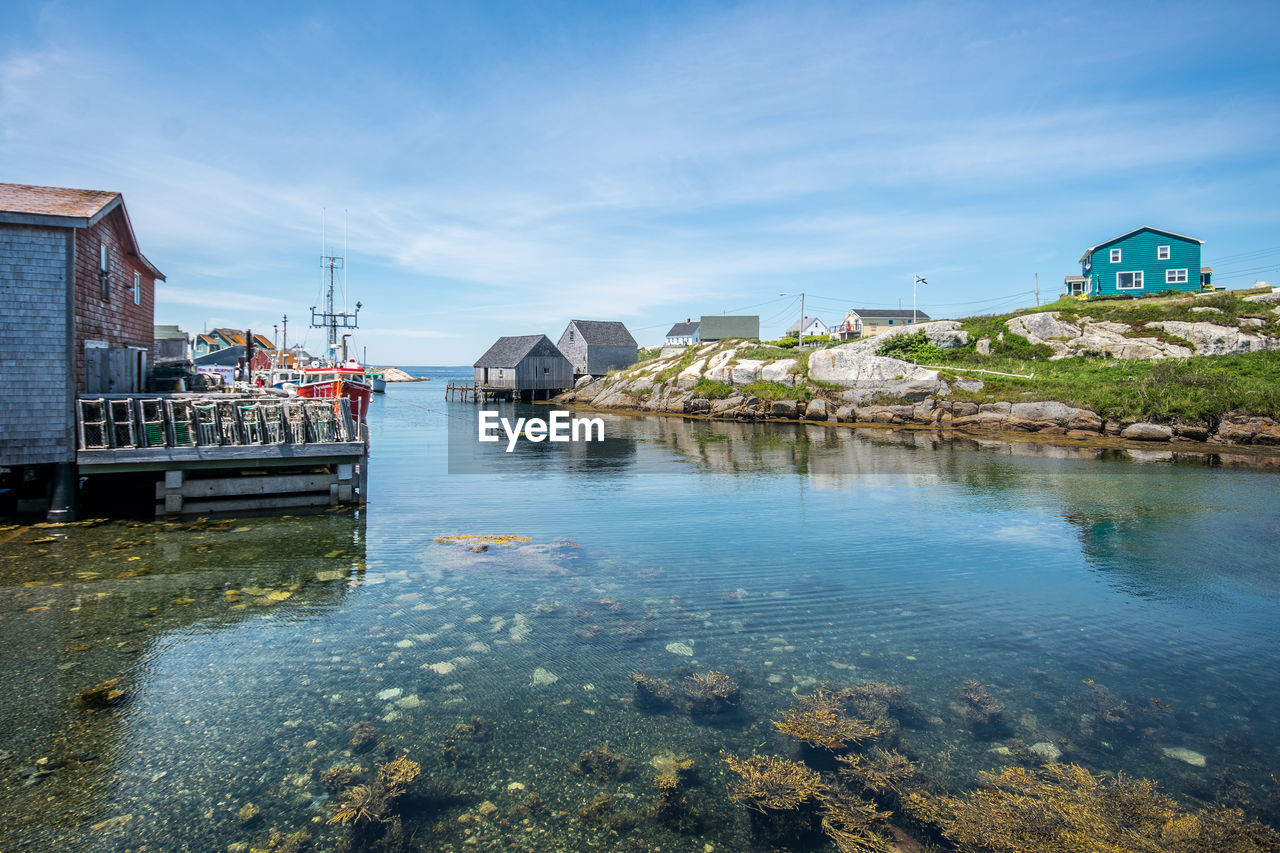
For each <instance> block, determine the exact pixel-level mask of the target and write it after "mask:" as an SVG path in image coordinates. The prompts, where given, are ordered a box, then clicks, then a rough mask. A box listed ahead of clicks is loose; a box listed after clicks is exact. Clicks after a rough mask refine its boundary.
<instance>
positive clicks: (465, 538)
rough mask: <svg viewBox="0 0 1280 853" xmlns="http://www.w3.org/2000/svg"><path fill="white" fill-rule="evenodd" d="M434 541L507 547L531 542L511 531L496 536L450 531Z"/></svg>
mask: <svg viewBox="0 0 1280 853" xmlns="http://www.w3.org/2000/svg"><path fill="white" fill-rule="evenodd" d="M434 541H436V542H439V543H440V544H441V545H470V546H472V547H474V546H476V545H486V546H487V545H502V546H505V547H508V548H511V547H514V546H516V545H523V544H524V543H526V542H532V541H533V540H532V539H530V538H529V537H528V536H516V535H515V534H512V533H503V534H500V535H496V536H481V535H479V534H477V533H451V534H449V535H448V536H437V537H436V538H435V540H434Z"/></svg>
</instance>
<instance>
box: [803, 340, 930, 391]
mask: <svg viewBox="0 0 1280 853" xmlns="http://www.w3.org/2000/svg"><path fill="white" fill-rule="evenodd" d="M861 343H862V342H855V343H852V344H845V345H843V346H838V347H832V348H831V349H825V350H818V351H817V352H815V353H814V354H813V355H811V356H810V357H809V377H810V378H811V379H813V380H814V381H816V382H827V383H830V384H833V385H841V386H843V387H845V388H848V389H850V390H851V391H852V392H854V393H853V394H852V397H853V399H852V400H851V402H860V401H862V400H864V399H866V398H868V397H872V396H875V395H877V394H892V395H893V396H895V397H903V398H907V399H913V400H923V399H924V398H925V397H928V396H931V395H937V394H945V393H946V392H947V390H949V389H948V386H947V383H946V382H944V381H943V380H942V378H941V377H940V376H939V375H938V371H936V370H929V369H927V368H924V367H917V366H916V365H914V364H910V363H908V362H905V361H901V360H899V359H896V358H887V357H884V356H878V355H875V354H873V353H871V352H869V351H868V350H867V349H866V347H864V346H860V344H861ZM844 399H848V397H844Z"/></svg>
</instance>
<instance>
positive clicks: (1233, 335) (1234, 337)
mask: <svg viewBox="0 0 1280 853" xmlns="http://www.w3.org/2000/svg"><path fill="white" fill-rule="evenodd" d="M1147 326H1148V327H1149V328H1157V329H1164V330H1165V331H1166V332H1168V333H1169V334H1171V335H1177V336H1178V337H1180V338H1186V339H1187V340H1189V341H1191V343H1193V344H1195V348H1196V350H1195V351H1196V354H1197V355H1238V354H1239V353H1243V352H1258V351H1259V350H1268V349H1278V348H1280V341H1277V340H1276V339H1275V338H1270V337H1267V336H1266V335H1246V334H1245V333H1243V332H1241V331H1240V330H1239V329H1237V328H1235V327H1233V326H1219V325H1218V324H1217V323H1185V322H1182V321H1180V320H1159V321H1156V322H1153V323H1148V324H1147Z"/></svg>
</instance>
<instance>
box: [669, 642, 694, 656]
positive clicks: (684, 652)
mask: <svg viewBox="0 0 1280 853" xmlns="http://www.w3.org/2000/svg"><path fill="white" fill-rule="evenodd" d="M666 649H667V651H669V652H671V654H673V655H680V656H681V657H686V658H688V657H693V646H691V645H689V644H688V643H667V645H666Z"/></svg>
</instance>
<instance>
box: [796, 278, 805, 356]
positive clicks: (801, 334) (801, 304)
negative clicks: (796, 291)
mask: <svg viewBox="0 0 1280 853" xmlns="http://www.w3.org/2000/svg"><path fill="white" fill-rule="evenodd" d="M796 346H798V347H800V349H804V291H803V290H802V291H800V334H799V340H798V341H797V342H796Z"/></svg>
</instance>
